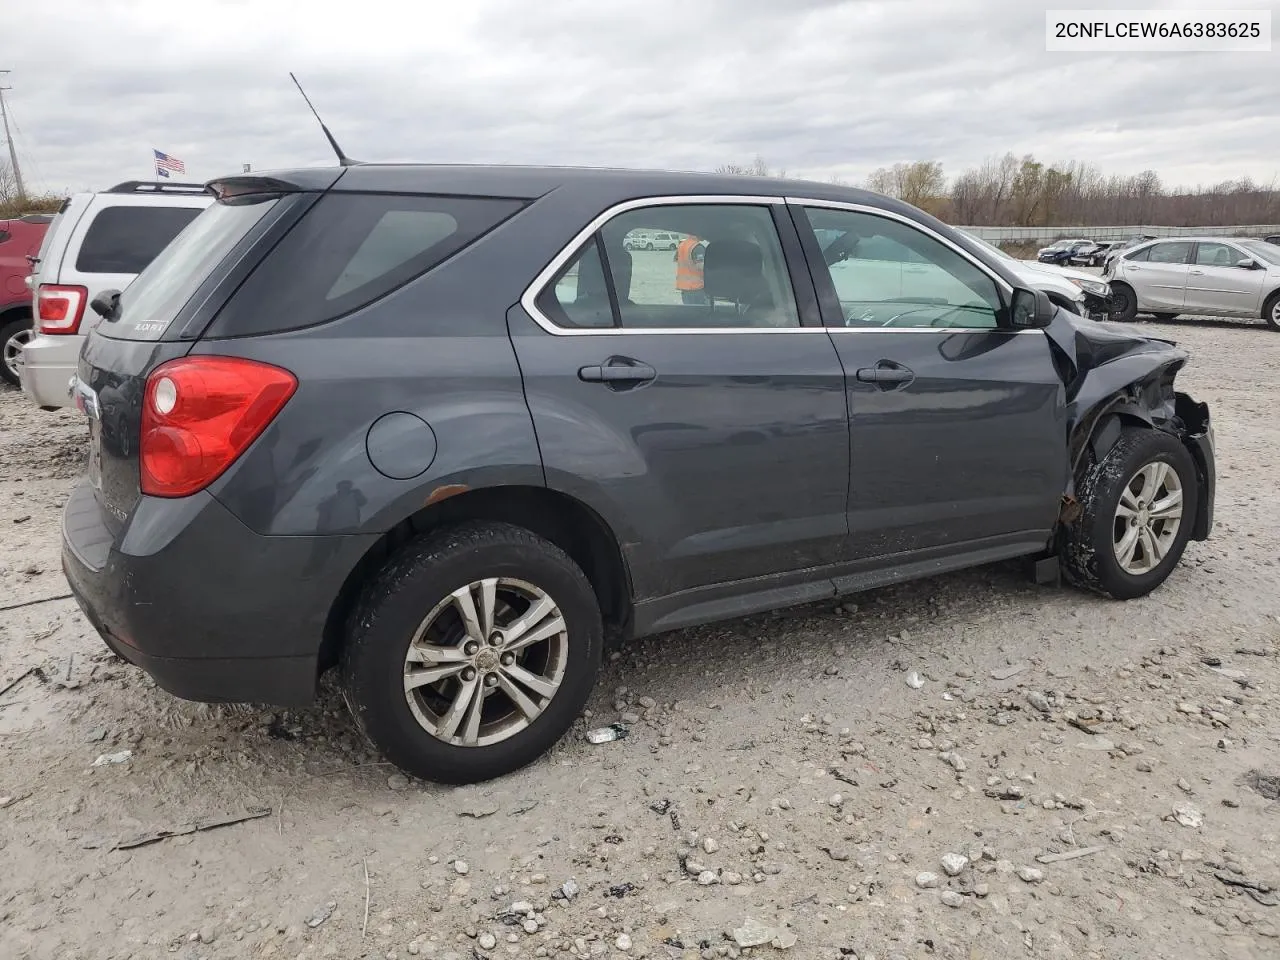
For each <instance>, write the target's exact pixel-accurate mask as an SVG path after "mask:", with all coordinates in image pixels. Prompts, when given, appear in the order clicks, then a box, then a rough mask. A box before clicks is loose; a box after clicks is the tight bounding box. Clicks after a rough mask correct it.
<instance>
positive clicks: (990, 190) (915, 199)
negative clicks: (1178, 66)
mask: <svg viewBox="0 0 1280 960" xmlns="http://www.w3.org/2000/svg"><path fill="white" fill-rule="evenodd" d="M716 172H717V173H727V174H738V175H742V176H756V177H774V176H776V177H782V176H785V175H786V171H785V170H777V171H774V170H772V169H771V168H770V167H769V164H768V163H767V162H766V161H765V160H764V158H763V157H761V156H759V155H757V156H756V158H755V159H754V160H753V161H751V162H750V163H736V162H731V163H722V164H720V166H718V167H716ZM829 182H831V183H834V184H838V185H844V184H845V181H844V180H843V179H842V178H840V177H836V176H833V177H830V178H829ZM866 186H867V188H868V189H870V190H875V191H877V192H878V193H883V194H886V195H888V196H891V197H897V198H899V199H901V200H905V201H906V202H908V203H911V204H914V205H915V206H918V207H920V208H922V209H924V210H925V211H927V212H929V213H932V214H934V215H935V216H938V217H941V218H943V219H945V220H949V221H951V222H952V223H959V224H965V225H970V226H1014V225H1017V226H1062V227H1072V226H1081V227H1083V226H1116V227H1119V226H1135V227H1137V226H1143V225H1147V224H1150V225H1153V226H1191V227H1201V226H1206V227H1207V226H1236V225H1243V224H1280V185H1278V184H1277V182H1276V181H1275V180H1272V181H1271V182H1270V183H1267V184H1258V183H1255V182H1254V181H1253V180H1251V179H1250V178H1249V177H1241V178H1238V179H1234V180H1231V179H1228V180H1223V181H1221V182H1220V183H1216V184H1213V185H1211V186H1207V187H1205V186H1197V187H1194V188H1190V189H1179V190H1170V189H1167V188H1166V187H1165V185H1164V183H1163V182H1162V181H1161V179H1160V175H1159V174H1158V173H1156V171H1154V170H1144V171H1143V172H1142V173H1138V174H1134V175H1131V176H1117V175H1115V174H1111V175H1107V174H1104V173H1103V172H1102V171H1101V170H1099V169H1098V168H1097V167H1095V166H1093V165H1091V164H1087V163H1080V162H1077V161H1074V160H1072V161H1068V162H1066V163H1044V162H1042V161H1040V160H1037V159H1036V158H1035V157H1034V156H1032V155H1030V154H1028V155H1026V156H1023V157H1015V156H1014V155H1013V154H1012V153H1006V154H1004V155H1003V156H991V157H987V158H986V159H985V160H983V161H982V163H981V164H979V165H978V166H976V167H972V168H970V169H968V170H965V171H963V172H961V173H960V174H959V176H957V177H956V178H955V179H954V180H952V181H951V182H950V183H948V182H947V179H946V177H945V176H944V174H943V170H942V164H941V163H939V162H938V161H936V160H917V161H914V162H912V163H895V164H894V165H893V166H891V167H880V168H879V169H877V170H875V171H873V172H872V173H871V175H870V176H869V177H868V178H867V180H866ZM2 190H3V185H2V182H0V191H2ZM2 195H3V194H2V193H0V196H2Z"/></svg>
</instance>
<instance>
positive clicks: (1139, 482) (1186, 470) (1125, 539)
mask: <svg viewBox="0 0 1280 960" xmlns="http://www.w3.org/2000/svg"><path fill="white" fill-rule="evenodd" d="M1197 497H1198V487H1197V480H1196V469H1195V464H1194V462H1193V461H1192V459H1191V454H1189V453H1188V452H1187V450H1186V448H1185V447H1184V446H1183V445H1182V442H1181V441H1180V440H1178V438H1177V437H1174V436H1171V435H1170V434H1167V433H1164V432H1162V431H1159V430H1153V429H1150V428H1145V427H1144V428H1128V429H1126V430H1125V431H1124V432H1123V433H1122V434H1121V436H1120V439H1119V440H1118V441H1116V445H1115V446H1114V447H1112V448H1111V450H1110V451H1108V452H1107V454H1106V456H1105V457H1103V458H1102V460H1101V461H1099V462H1097V463H1094V464H1091V465H1090V467H1089V468H1088V469H1087V470H1086V471H1085V475H1084V477H1083V479H1082V481H1081V483H1080V488H1079V498H1080V503H1081V506H1082V508H1083V509H1082V511H1081V515H1080V517H1079V518H1078V519H1077V520H1076V522H1075V523H1073V524H1071V525H1070V526H1068V527H1067V528H1066V529H1065V531H1064V538H1063V545H1062V564H1063V568H1064V570H1065V572H1066V574H1067V577H1068V579H1070V580H1071V581H1072V582H1073V583H1075V584H1077V585H1079V586H1082V587H1085V588H1087V589H1090V590H1094V591H1096V592H1098V593H1102V594H1106V595H1107V596H1111V597H1115V598H1116V599H1117V600H1128V599H1131V598H1133V597H1141V596H1144V595H1145V594H1147V593H1150V592H1151V591H1152V590H1154V589H1155V588H1156V587H1158V586H1159V585H1160V584H1161V583H1163V582H1164V581H1165V579H1166V578H1167V577H1168V576H1169V574H1170V573H1171V572H1172V571H1173V568H1174V567H1175V566H1177V564H1178V561H1179V560H1180V559H1181V558H1182V552H1183V550H1184V549H1186V546H1187V541H1188V540H1189V539H1190V537H1191V527H1192V524H1193V522H1194V520H1195V515H1196V508H1197V504H1198V500H1197Z"/></svg>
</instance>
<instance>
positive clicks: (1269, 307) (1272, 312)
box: [1262, 290, 1280, 330]
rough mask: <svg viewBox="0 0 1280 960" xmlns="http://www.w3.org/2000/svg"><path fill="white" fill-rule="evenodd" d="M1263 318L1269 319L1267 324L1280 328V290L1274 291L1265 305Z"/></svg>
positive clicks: (1273, 327)
mask: <svg viewBox="0 0 1280 960" xmlns="http://www.w3.org/2000/svg"><path fill="white" fill-rule="evenodd" d="M1262 319H1263V320H1265V321H1267V326H1269V327H1271V328H1272V329H1275V330H1280V290H1278V291H1276V292H1275V293H1273V294H1272V295H1271V297H1270V299H1269V300H1267V302H1266V305H1265V306H1263V308H1262Z"/></svg>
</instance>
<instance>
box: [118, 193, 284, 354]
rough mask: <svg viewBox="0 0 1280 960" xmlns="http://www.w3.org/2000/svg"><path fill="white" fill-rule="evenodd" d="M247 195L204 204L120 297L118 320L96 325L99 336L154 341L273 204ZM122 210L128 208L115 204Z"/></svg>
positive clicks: (264, 199) (270, 200)
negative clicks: (244, 197)
mask: <svg viewBox="0 0 1280 960" xmlns="http://www.w3.org/2000/svg"><path fill="white" fill-rule="evenodd" d="M276 202H277V201H276V200H275V199H272V198H261V199H260V198H249V199H247V200H237V201H233V202H230V203H225V202H219V203H214V204H210V205H209V206H208V207H207V208H206V209H204V210H203V211H201V210H192V212H193V213H198V214H199V216H198V217H196V218H195V220H193V221H192V222H191V224H190V225H189V226H188V227H187V229H186V230H183V231H182V232H181V233H180V234H178V236H177V238H176V239H175V240H174V241H173V242H172V243H170V244H169V245H168V246H166V247H165V248H164V250H163V251H161V253H160V255H159V256H158V257H156V258H155V259H154V260H153V261H151V263H150V264H149V265H148V266H147V268H146V269H145V270H143V271H142V273H141V274H139V275H138V278H137V279H136V280H134V281H133V283H131V284H129V286H128V287H126V288H125V291H124V293H122V294H121V295H120V319H118V320H117V321H116V322H115V323H103V324H100V325H99V326H98V331H99V333H102V334H103V335H105V336H109V337H115V338H117V339H126V340H159V339H160V337H161V335H162V334H163V333H164V332H165V330H166V329H167V328H168V326H169V324H170V323H172V322H173V318H174V317H175V316H177V314H178V311H180V310H181V309H182V308H183V307H184V306H185V305H186V303H187V301H188V300H190V299H191V296H192V294H194V293H195V292H196V290H197V289H198V288H199V287H200V285H201V284H202V283H204V281H205V280H206V279H207V278H208V276H209V274H210V273H212V272H213V269H214V267H216V266H217V265H218V264H219V263H220V262H221V261H222V260H223V259H224V258H225V257H226V256H227V254H228V253H230V252H231V249H232V248H233V247H234V246H235V245H236V244H237V243H239V242H240V241H241V240H242V239H244V237H245V235H246V234H247V233H248V232H249V231H250V230H251V229H252V228H253V227H254V225H255V224H257V222H258V221H259V220H261V219H262V218H263V217H264V216H266V214H267V211H269V210H270V209H271V208H272V207H273V206H275V204H276ZM121 209H128V208H121Z"/></svg>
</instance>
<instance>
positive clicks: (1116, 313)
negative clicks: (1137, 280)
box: [1111, 283, 1138, 323]
mask: <svg viewBox="0 0 1280 960" xmlns="http://www.w3.org/2000/svg"><path fill="white" fill-rule="evenodd" d="M1111 299H1112V302H1113V304H1114V307H1113V309H1112V311H1111V319H1112V320H1119V321H1120V322H1121V323H1133V321H1134V318H1135V317H1137V316H1138V295H1137V294H1136V293H1134V292H1133V287H1131V286H1129V285H1128V284H1127V283H1113V284H1112V285H1111Z"/></svg>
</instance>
